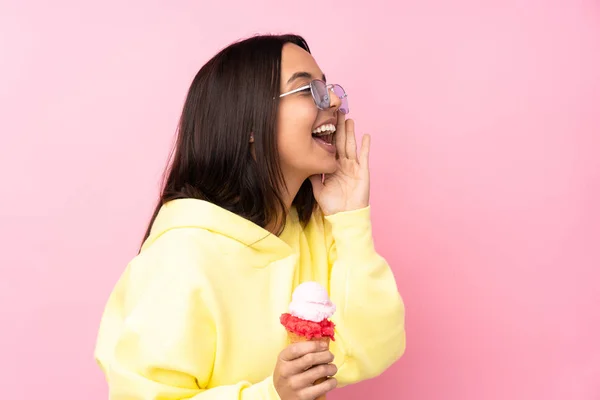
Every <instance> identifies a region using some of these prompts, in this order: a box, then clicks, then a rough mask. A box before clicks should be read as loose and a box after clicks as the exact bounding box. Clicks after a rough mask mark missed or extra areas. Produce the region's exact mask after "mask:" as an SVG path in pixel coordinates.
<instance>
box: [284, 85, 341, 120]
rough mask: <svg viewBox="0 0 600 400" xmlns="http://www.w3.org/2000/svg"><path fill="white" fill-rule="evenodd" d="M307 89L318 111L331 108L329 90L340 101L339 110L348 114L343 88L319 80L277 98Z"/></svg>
mask: <svg viewBox="0 0 600 400" xmlns="http://www.w3.org/2000/svg"><path fill="white" fill-rule="evenodd" d="M308 89H310V93H311V94H312V97H313V100H314V101H315V105H316V106H317V108H318V109H319V110H326V109H328V108H329V107H331V97H330V96H329V91H330V90H331V91H332V92H333V93H334V94H335V95H336V96H337V97H338V98H339V99H340V101H341V104H340V108H339V110H340V111H341V112H342V113H343V114H348V112H349V111H350V109H349V108H348V95H347V94H346V91H345V90H344V88H342V87H341V86H340V85H338V84H330V85H328V84H326V83H325V82H323V81H322V80H320V79H315V80H313V81H311V82H310V84H308V85H306V86H302V87H299V88H298V89H294V90H292V91H289V92H286V93H283V94H281V95H279V97H285V96H287V95H290V94H294V93H298V92H302V91H305V90H308Z"/></svg>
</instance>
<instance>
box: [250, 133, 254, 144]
mask: <svg viewBox="0 0 600 400" xmlns="http://www.w3.org/2000/svg"><path fill="white" fill-rule="evenodd" d="M250 143H254V132H250Z"/></svg>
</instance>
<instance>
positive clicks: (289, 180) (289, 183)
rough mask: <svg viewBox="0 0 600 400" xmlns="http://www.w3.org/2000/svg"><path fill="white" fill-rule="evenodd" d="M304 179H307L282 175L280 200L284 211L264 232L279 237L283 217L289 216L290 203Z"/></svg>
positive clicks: (283, 220)
mask: <svg viewBox="0 0 600 400" xmlns="http://www.w3.org/2000/svg"><path fill="white" fill-rule="evenodd" d="M306 179H307V178H301V177H286V176H285V174H284V182H285V187H284V188H283V190H282V193H281V200H283V205H284V210H283V213H282V214H281V215H278V216H277V218H276V220H275V221H273V222H271V223H269V224H268V225H267V226H266V228H265V229H266V230H268V231H269V232H271V233H272V234H274V235H279V234H280V233H281V230H282V227H283V224H284V222H285V216H287V215H288V214H289V212H290V209H291V208H292V203H293V202H294V199H295V198H296V195H297V194H298V192H299V191H300V187H301V186H302V184H303V183H304V181H305V180H306Z"/></svg>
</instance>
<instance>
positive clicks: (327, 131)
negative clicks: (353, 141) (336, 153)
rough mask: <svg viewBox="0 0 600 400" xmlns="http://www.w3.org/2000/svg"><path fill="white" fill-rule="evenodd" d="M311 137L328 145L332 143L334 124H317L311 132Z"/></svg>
mask: <svg viewBox="0 0 600 400" xmlns="http://www.w3.org/2000/svg"><path fill="white" fill-rule="evenodd" d="M312 137H313V139H314V140H316V141H319V142H323V143H325V144H328V145H333V144H334V137H335V125H333V124H324V125H321V126H319V127H318V128H317V129H315V130H314V131H313V132H312Z"/></svg>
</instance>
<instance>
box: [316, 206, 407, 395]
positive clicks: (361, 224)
mask: <svg viewBox="0 0 600 400" xmlns="http://www.w3.org/2000/svg"><path fill="white" fill-rule="evenodd" d="M325 232H326V236H327V237H326V240H327V242H328V243H329V246H330V247H329V255H328V257H329V267H330V282H329V291H330V296H331V300H332V301H333V302H334V304H336V306H337V311H336V313H335V314H334V316H333V321H334V323H335V324H336V340H335V342H333V347H332V349H333V352H334V353H337V354H336V364H338V373H337V374H336V378H337V379H338V381H339V383H340V386H345V385H347V384H351V383H355V382H358V381H362V380H365V379H370V378H373V377H375V376H377V375H379V374H381V373H382V372H384V371H385V370H386V369H387V368H388V367H389V366H391V365H392V364H393V363H394V362H395V361H396V360H397V359H399V358H400V356H401V355H402V354H403V353H404V349H405V331H404V304H403V301H402V298H401V297H400V294H399V293H398V289H397V286H396V281H395V279H394V275H393V272H392V270H391V269H390V267H389V265H388V263H387V262H386V261H385V259H383V257H381V256H380V255H379V254H377V252H376V251H375V247H374V243H373V237H372V232H371V218H370V207H366V208H363V209H359V210H354V211H350V212H341V213H337V214H334V215H330V216H326V217H325Z"/></svg>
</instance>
